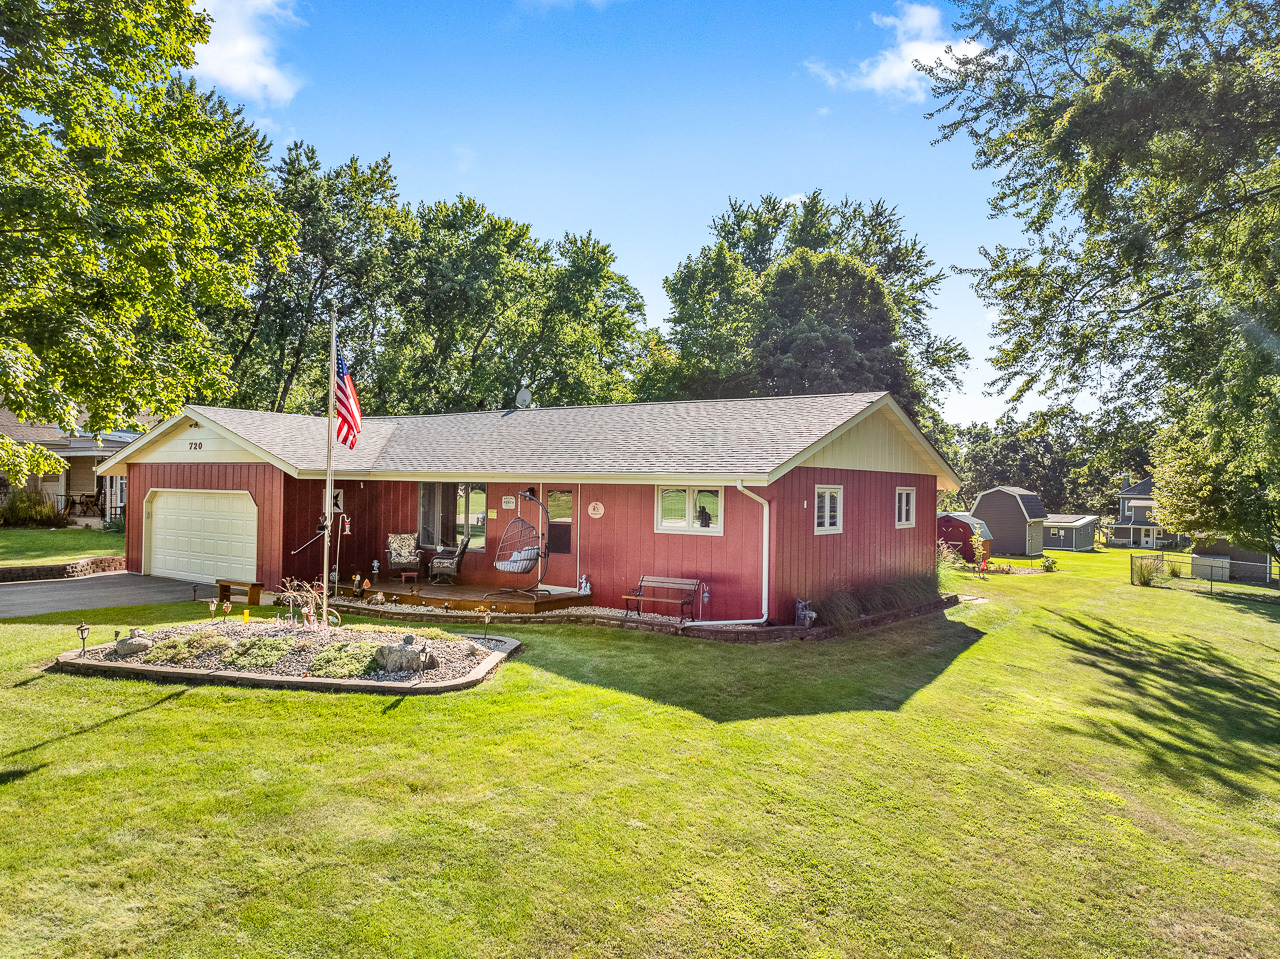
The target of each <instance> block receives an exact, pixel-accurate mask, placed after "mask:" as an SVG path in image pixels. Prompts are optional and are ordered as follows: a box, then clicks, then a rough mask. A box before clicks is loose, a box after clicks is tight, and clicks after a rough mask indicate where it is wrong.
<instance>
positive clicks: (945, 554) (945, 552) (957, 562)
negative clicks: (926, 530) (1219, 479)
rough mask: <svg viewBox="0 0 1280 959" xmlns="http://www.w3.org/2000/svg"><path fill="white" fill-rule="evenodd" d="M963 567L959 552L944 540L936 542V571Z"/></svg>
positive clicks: (962, 559) (962, 558)
mask: <svg viewBox="0 0 1280 959" xmlns="http://www.w3.org/2000/svg"><path fill="white" fill-rule="evenodd" d="M963 565H964V557H963V556H961V555H960V551H959V550H958V549H956V548H955V547H954V546H952V545H951V544H950V543H948V542H947V541H946V540H945V539H940V540H938V569H948V568H950V569H956V568H959V567H961V566H963Z"/></svg>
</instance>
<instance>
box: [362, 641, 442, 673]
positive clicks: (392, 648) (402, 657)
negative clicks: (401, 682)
mask: <svg viewBox="0 0 1280 959" xmlns="http://www.w3.org/2000/svg"><path fill="white" fill-rule="evenodd" d="M423 649H426V650H427V664H426V665H427V669H435V668H436V667H438V666H439V665H440V661H439V660H437V659H436V654H435V653H433V652H432V651H431V650H430V649H429V648H427V647H426V646H414V645H412V644H410V643H391V644H388V645H386V646H379V647H378V648H377V649H376V650H374V653H373V657H374V659H376V660H377V661H378V665H379V666H381V667H382V668H383V669H384V670H386V671H387V672H389V673H416V672H417V671H418V670H419V669H421V668H422V658H421V657H422V651H423Z"/></svg>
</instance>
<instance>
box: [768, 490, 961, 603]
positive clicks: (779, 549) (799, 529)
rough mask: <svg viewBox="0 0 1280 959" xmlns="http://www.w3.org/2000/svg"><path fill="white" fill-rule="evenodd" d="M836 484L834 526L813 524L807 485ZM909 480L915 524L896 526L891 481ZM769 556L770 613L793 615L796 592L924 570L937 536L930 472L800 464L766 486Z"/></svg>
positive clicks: (930, 565)
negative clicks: (840, 506) (819, 528)
mask: <svg viewBox="0 0 1280 959" xmlns="http://www.w3.org/2000/svg"><path fill="white" fill-rule="evenodd" d="M815 486H843V487H844V497H845V503H844V515H843V530H842V532H840V533H830V534H822V535H819V534H817V533H815V532H814V526H813V524H814V508H815V507H814V487H815ZM900 486H911V487H915V491H916V525H915V526H913V527H909V528H906V529H896V528H895V524H894V520H895V510H896V506H897V501H896V496H897V489H898V487H900ZM764 495H765V496H766V497H767V498H768V499H769V500H770V507H771V513H772V523H771V525H772V526H773V544H774V557H773V562H772V563H771V565H772V567H773V575H772V583H771V586H770V594H771V596H770V604H769V612H770V615H771V616H772V617H773V618H774V619H775V620H776V621H777V622H779V623H787V624H789V623H794V622H795V603H796V600H797V599H807V600H810V601H818V600H821V599H822V598H823V597H824V596H826V595H827V594H829V593H831V592H834V591H835V590H839V589H846V588H858V587H866V586H874V585H877V584H880V583H888V582H893V581H894V580H899V579H907V578H911V577H915V576H925V575H929V574H931V573H932V572H933V571H934V569H935V562H936V561H935V555H936V549H937V546H936V543H937V524H936V515H937V513H936V507H937V480H936V478H935V477H933V476H931V475H928V474H922V473H881V472H872V471H869V470H845V469H818V468H814V467H799V468H797V469H794V470H792V471H791V472H790V473H787V474H786V475H785V476H783V477H782V478H781V479H779V480H778V481H777V482H776V483H774V484H773V485H772V486H770V487H769V488H768V491H767V492H765V493H764Z"/></svg>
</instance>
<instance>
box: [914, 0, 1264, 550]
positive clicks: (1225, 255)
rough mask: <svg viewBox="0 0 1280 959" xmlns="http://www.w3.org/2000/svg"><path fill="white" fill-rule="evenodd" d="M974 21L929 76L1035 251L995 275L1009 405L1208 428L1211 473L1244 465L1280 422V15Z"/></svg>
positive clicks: (996, 200)
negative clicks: (1273, 398)
mask: <svg viewBox="0 0 1280 959" xmlns="http://www.w3.org/2000/svg"><path fill="white" fill-rule="evenodd" d="M960 8H961V11H962V22H961V23H959V24H957V29H959V30H960V31H961V32H962V33H963V34H964V35H965V36H966V37H968V38H970V39H972V40H974V41H975V42H974V43H973V44H964V45H957V46H956V48H955V49H953V50H952V51H951V53H952V57H951V58H948V59H945V60H939V61H938V62H937V63H935V64H932V65H925V69H926V72H927V73H928V74H929V75H930V77H931V78H932V80H933V89H934V93H935V95H936V96H937V97H939V98H940V99H941V105H940V107H939V108H938V110H937V111H936V112H935V113H934V114H933V115H934V116H938V117H940V118H941V119H942V121H943V122H942V127H941V135H942V138H943V139H949V138H952V137H956V136H961V135H967V136H968V137H969V138H970V139H971V140H972V142H973V143H974V145H975V146H976V149H977V165H978V167H979V168H984V169H992V170H997V171H999V179H998V181H997V187H998V188H997V192H996V194H995V196H994V197H993V199H992V206H993V210H994V212H996V213H998V214H1010V215H1013V216H1015V217H1018V218H1019V219H1020V220H1021V221H1022V224H1023V226H1024V230H1025V236H1026V242H1025V243H1023V244H1021V245H1016V246H998V247H995V248H993V249H990V250H984V251H983V252H984V253H985V255H986V258H987V264H986V266H985V267H984V268H983V269H981V270H978V271H975V278H976V289H977V291H978V292H979V294H980V295H981V296H982V297H983V298H984V299H985V300H986V301H987V302H988V304H990V305H991V306H992V307H993V308H994V309H995V310H996V312H997V314H998V319H997V322H996V335H997V337H998V338H999V340H1000V347H999V350H998V353H997V355H996V358H995V363H996V367H997V370H998V373H999V378H998V385H999V386H1000V387H1001V388H1002V389H1004V390H1006V391H1008V392H1009V393H1010V395H1011V397H1012V398H1014V399H1017V398H1020V397H1021V396H1022V395H1024V394H1025V393H1026V392H1027V391H1029V390H1037V389H1038V390H1041V391H1043V392H1046V393H1048V394H1050V395H1053V396H1055V397H1056V398H1057V399H1059V400H1061V401H1064V402H1065V401H1068V400H1070V399H1071V398H1072V397H1074V396H1076V395H1078V394H1080V393H1082V392H1088V393H1092V394H1097V395H1099V396H1101V397H1102V399H1103V400H1104V402H1105V403H1107V404H1108V405H1111V406H1114V407H1120V406H1127V407H1129V408H1137V409H1138V410H1139V411H1140V412H1142V413H1143V415H1155V414H1156V412H1157V411H1158V410H1163V413H1162V414H1161V415H1163V416H1164V417H1165V419H1166V420H1167V421H1168V422H1169V423H1170V424H1171V426H1172V427H1173V428H1174V429H1175V430H1178V427H1179V418H1180V417H1182V416H1183V415H1187V412H1188V411H1189V410H1197V411H1199V412H1198V413H1196V417H1197V419H1199V420H1202V421H1203V422H1204V423H1205V424H1207V425H1209V426H1210V427H1211V428H1210V429H1208V430H1207V431H1199V432H1197V431H1196V430H1191V431H1190V432H1187V431H1185V430H1178V435H1179V436H1181V437H1182V439H1181V440H1179V442H1185V441H1186V440H1187V437H1188V436H1193V435H1195V436H1200V437H1201V440H1202V442H1203V443H1204V444H1205V446H1204V448H1203V450H1202V453H1203V454H1204V455H1203V456H1201V457H1199V460H1200V461H1201V462H1204V463H1206V464H1208V463H1210V462H1211V461H1212V460H1213V457H1214V456H1216V455H1217V453H1218V452H1219V451H1220V450H1223V449H1231V448H1234V447H1235V446H1239V445H1240V444H1244V443H1246V441H1247V437H1245V436H1240V437H1235V438H1231V437H1228V436H1227V435H1226V434H1227V433H1228V432H1230V431H1232V430H1236V429H1239V428H1243V427H1244V426H1245V424H1246V423H1247V422H1248V420H1247V417H1242V416H1240V415H1238V414H1239V413H1241V412H1244V411H1247V410H1251V409H1252V410H1261V409H1262V408H1263V405H1264V403H1265V401H1266V399H1267V389H1266V383H1267V376H1268V375H1270V374H1272V373H1274V372H1275V371H1276V369H1277V367H1276V362H1277V357H1278V356H1280V350H1278V349H1277V345H1278V343H1280V340H1278V339H1277V336H1278V335H1280V283H1278V282H1277V281H1278V279H1280V82H1277V77H1280V7H1278V6H1277V5H1276V4H1274V3H1257V2H1254V0H1221V2H1209V3H1170V2H1167V0H1113V2H1108V3H1101V4H1099V3H1093V2H1086V0H1054V2H1051V3H1042V2H1038V0H1005V2H994V3H993V2H989V0H962V2H961V3H960ZM1241 354H1244V355H1248V356H1251V357H1253V359H1252V360H1250V361H1249V362H1245V363H1243V364H1239V365H1238V366H1236V367H1234V368H1232V369H1229V368H1227V367H1225V366H1224V365H1223V364H1224V362H1225V360H1224V358H1226V357H1233V356H1238V355H1241ZM1238 374H1242V375H1243V376H1244V377H1245V379H1244V380H1241V379H1240V376H1239V375H1238ZM1188 395H1190V399H1191V401H1190V402H1188ZM1220 440H1221V441H1222V443H1221V445H1219V441H1220ZM1195 461H1196V458H1195V457H1189V458H1183V460H1182V462H1183V463H1184V464H1186V467H1187V468H1190V464H1191V463H1193V462H1195ZM1209 476H1210V474H1209V472H1208V471H1207V468H1206V472H1205V474H1204V475H1203V476H1202V479H1205V480H1207V479H1209ZM1259 478H1260V479H1261V478H1262V477H1259ZM1238 505H1239V507H1240V514H1239V515H1241V516H1244V515H1246V514H1248V513H1249V512H1250V506H1249V503H1248V502H1247V501H1245V500H1240V501H1238ZM1254 515H1256V513H1255V514H1254ZM1170 525H1174V524H1173V523H1171V524H1170ZM1175 528H1177V527H1176V526H1175ZM1255 533H1256V534H1258V535H1263V536H1265V535H1266V534H1265V531H1264V530H1255Z"/></svg>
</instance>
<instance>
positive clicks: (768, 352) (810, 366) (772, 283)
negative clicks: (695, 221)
mask: <svg viewBox="0 0 1280 959" xmlns="http://www.w3.org/2000/svg"><path fill="white" fill-rule="evenodd" d="M711 229H712V233H713V235H714V242H713V243H712V244H709V245H708V246H706V247H704V248H703V250H702V251H701V252H700V253H699V254H698V255H696V256H691V257H689V258H687V259H686V260H685V261H684V262H683V263H681V264H680V265H679V266H678V267H677V268H676V270H675V271H674V272H673V273H672V275H671V276H670V277H668V278H667V280H666V289H667V294H668V296H669V297H670V298H671V302H672V308H673V311H672V316H671V318H670V321H669V332H668V335H667V337H666V339H665V342H662V343H657V342H655V344H654V349H653V350H652V353H651V362H650V365H649V367H648V369H646V371H645V373H644V375H643V376H642V377H641V378H640V381H639V383H638V391H639V393H640V395H642V396H645V397H648V398H672V397H694V398H701V397H720V396H747V395H755V394H785V393H804V392H815V391H824V390H833V391H834V390H849V391H859V390H881V389H886V390H889V391H891V392H892V393H893V394H894V395H895V397H896V398H897V399H898V400H899V401H900V402H902V403H903V404H904V405H905V406H906V407H907V408H908V409H910V410H911V411H912V412H913V413H915V414H916V415H917V416H920V417H922V418H924V419H926V420H930V421H932V422H933V424H934V425H935V426H939V427H941V426H942V425H943V424H941V422H940V420H938V419H937V417H936V413H934V404H936V401H937V399H938V397H939V394H940V393H941V390H942V389H943V388H945V387H946V386H948V385H955V384H957V383H958V381H959V374H960V371H961V369H962V368H963V367H964V365H965V364H966V363H967V362H968V359H969V356H968V353H967V351H966V350H965V349H964V347H963V346H962V345H960V343H959V342H958V341H956V340H955V339H952V338H946V337H939V336H937V335H936V334H934V333H933V332H932V331H931V330H930V328H929V324H928V314H929V310H930V309H931V308H932V303H931V298H932V296H933V295H934V294H935V293H936V292H937V288H938V286H939V284H940V283H941V282H942V280H943V276H944V274H943V273H942V272H941V271H940V270H938V269H936V266H935V264H934V262H933V261H932V260H931V259H930V258H929V256H928V254H927V252H926V251H925V248H924V245H923V243H921V241H920V240H919V238H917V237H914V236H908V235H907V233H906V232H905V230H904V229H903V227H902V222H901V217H900V216H899V215H898V214H897V212H896V211H895V210H893V209H892V208H890V207H889V206H888V205H887V204H885V203H884V202H883V201H877V202H876V203H873V204H870V205H864V204H861V203H855V202H853V201H850V200H848V199H845V200H843V201H841V202H840V203H831V202H829V201H827V200H826V199H825V198H824V197H823V196H822V193H821V191H816V190H815V191H814V192H813V193H810V194H808V195H807V196H805V197H803V198H801V199H800V200H798V201H788V200H782V199H779V198H778V197H776V196H773V195H767V196H765V197H762V198H761V199H760V201H759V202H757V203H742V202H739V201H737V200H731V201H730V205H729V210H728V211H727V212H726V213H725V214H723V215H722V216H719V217H716V218H715V220H714V221H713V222H712V226H711ZM934 432H938V431H937V430H934Z"/></svg>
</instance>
